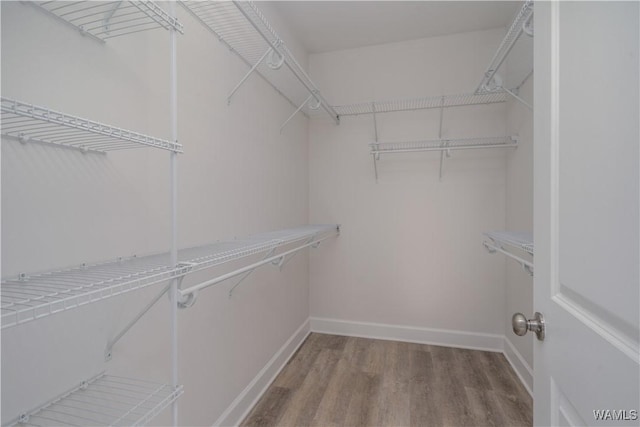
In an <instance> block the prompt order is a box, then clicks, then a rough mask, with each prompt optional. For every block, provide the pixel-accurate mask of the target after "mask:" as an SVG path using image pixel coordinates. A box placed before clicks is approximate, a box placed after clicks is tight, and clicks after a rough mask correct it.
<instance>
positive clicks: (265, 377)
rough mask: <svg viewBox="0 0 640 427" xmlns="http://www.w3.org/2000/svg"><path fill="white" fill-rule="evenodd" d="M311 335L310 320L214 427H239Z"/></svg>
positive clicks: (247, 387) (259, 373)
mask: <svg viewBox="0 0 640 427" xmlns="http://www.w3.org/2000/svg"><path fill="white" fill-rule="evenodd" d="M310 333H311V330H310V323H309V319H307V320H305V322H304V323H303V324H302V325H301V326H300V327H299V328H298V330H297V331H295V332H294V333H293V335H291V337H290V338H289V339H288V340H287V342H285V343H284V345H283V346H282V347H280V350H278V351H277V352H276V354H274V355H273V357H272V358H271V360H269V362H267V364H266V365H265V366H264V368H262V369H261V370H260V372H258V374H257V375H256V376H255V378H254V379H253V380H252V381H251V382H250V383H249V384H248V385H247V386H246V387H245V388H244V390H242V392H241V393H240V394H239V395H238V397H236V398H235V399H234V401H233V402H231V405H229V407H228V408H227V409H226V410H225V411H224V412H223V413H222V415H220V417H219V418H218V419H217V420H216V422H215V423H214V424H213V425H214V426H237V425H239V424H240V423H241V422H242V420H243V419H244V418H245V417H246V416H247V415H248V414H249V411H251V409H253V407H254V406H255V404H256V403H258V400H259V399H260V397H262V395H263V394H264V392H265V391H267V388H268V387H269V386H270V385H271V383H272V382H273V380H275V378H276V376H278V374H279V373H280V371H281V370H282V368H284V366H285V365H286V364H287V362H288V361H289V359H290V358H291V356H293V355H294V353H295V352H296V350H298V347H300V346H301V345H302V343H303V342H304V340H305V339H306V338H307V336H308V335H309V334H310Z"/></svg>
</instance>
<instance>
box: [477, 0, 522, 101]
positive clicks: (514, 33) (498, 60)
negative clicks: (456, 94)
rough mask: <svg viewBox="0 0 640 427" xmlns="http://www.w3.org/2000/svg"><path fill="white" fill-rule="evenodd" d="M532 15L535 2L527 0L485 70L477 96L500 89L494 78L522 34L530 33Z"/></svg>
mask: <svg viewBox="0 0 640 427" xmlns="http://www.w3.org/2000/svg"><path fill="white" fill-rule="evenodd" d="M532 14H533V0H526V1H525V2H524V5H523V6H522V8H521V9H520V11H519V12H518V14H517V15H516V17H515V19H514V20H513V23H512V24H511V26H510V27H509V30H508V31H507V34H506V35H505V36H504V38H503V39H502V42H501V43H500V46H499V47H498V50H497V51H496V53H495V54H494V55H493V58H492V59H491V62H489V65H488V66H487V68H486V69H485V71H484V74H483V75H482V80H480V84H478V87H477V88H476V91H475V93H476V94H480V93H487V92H492V91H493V90H495V89H496V88H497V89H499V86H500V85H495V82H494V81H493V80H494V76H495V74H496V72H497V71H498V69H499V68H500V66H501V65H502V63H503V62H504V61H505V59H507V56H508V55H509V52H511V49H513V46H515V44H516V42H517V41H518V39H519V38H520V36H521V35H522V33H523V32H524V31H528V30H527V29H525V27H526V25H527V23H528V22H529V20H530V19H531V16H532ZM492 89H493V90H492Z"/></svg>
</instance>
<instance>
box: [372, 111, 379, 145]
mask: <svg viewBox="0 0 640 427" xmlns="http://www.w3.org/2000/svg"><path fill="white" fill-rule="evenodd" d="M371 111H372V112H373V131H374V137H375V141H376V142H378V121H377V120H376V102H375V101H373V102H372V103H371Z"/></svg>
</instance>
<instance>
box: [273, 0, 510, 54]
mask: <svg viewBox="0 0 640 427" xmlns="http://www.w3.org/2000/svg"><path fill="white" fill-rule="evenodd" d="M270 3H272V4H273V5H274V7H275V8H276V9H277V10H278V11H279V12H280V14H281V15H282V17H283V18H284V19H285V20H286V22H287V24H289V27H290V28H291V30H292V31H293V32H294V36H295V37H296V38H297V39H298V40H299V41H300V42H301V43H302V44H303V46H304V47H305V49H306V50H307V52H308V53H320V52H329V51H333V50H341V49H350V48H356V47H362V46H369V45H376V44H383V43H392V42H399V41H403V40H412V39H419V38H424V37H434V36H441V35H445V34H454V33H463V32H469V31H480V30H487V29H490V28H498V27H506V26H508V25H509V24H510V23H511V21H512V19H513V17H514V16H515V14H516V13H517V11H518V10H519V8H520V7H522V2H514V1H274V2H270Z"/></svg>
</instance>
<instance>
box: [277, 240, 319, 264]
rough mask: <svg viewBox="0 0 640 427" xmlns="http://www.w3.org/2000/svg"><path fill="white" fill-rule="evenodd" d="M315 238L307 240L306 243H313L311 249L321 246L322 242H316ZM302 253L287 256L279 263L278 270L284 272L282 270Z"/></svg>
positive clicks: (297, 252)
mask: <svg viewBox="0 0 640 427" xmlns="http://www.w3.org/2000/svg"><path fill="white" fill-rule="evenodd" d="M314 239H315V237H310V238H309V239H307V240H306V241H305V242H304V243H305V244H307V243H311V247H312V248H314V249H315V248H317V247H318V246H319V245H320V242H314ZM299 253H300V251H296V252H294V253H292V254H291V255H287V256H285V257H283V258H282V260H281V261H280V262H279V263H278V269H280V271H282V269H283V268H284V267H285V266H286V265H287V264H288V263H289V261H291V260H292V259H293V257H294V256H296V255H298V254H299Z"/></svg>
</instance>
